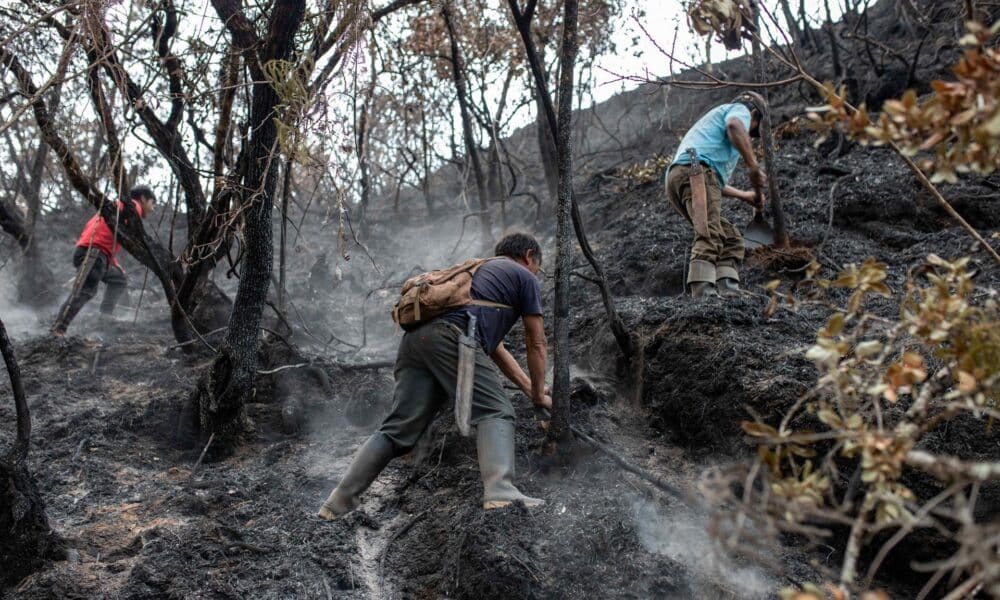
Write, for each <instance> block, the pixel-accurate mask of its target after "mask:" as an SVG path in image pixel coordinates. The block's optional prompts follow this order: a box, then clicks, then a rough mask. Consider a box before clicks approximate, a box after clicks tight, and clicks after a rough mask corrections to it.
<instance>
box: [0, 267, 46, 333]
mask: <svg viewBox="0 0 1000 600" xmlns="http://www.w3.org/2000/svg"><path fill="white" fill-rule="evenodd" d="M6 270H7V273H6V274H3V275H0V318H2V319H3V324H4V326H5V327H6V328H7V333H8V335H10V336H11V337H12V338H15V339H16V338H23V337H28V336H30V335H38V334H41V333H43V332H45V331H46V326H47V323H45V319H44V317H43V315H41V314H39V313H38V312H36V311H34V310H32V309H30V308H28V307H27V306H25V305H24V304H21V303H20V302H18V301H17V288H16V284H15V281H16V279H17V278H16V277H14V276H13V275H12V270H11V266H10V265H7V269H6Z"/></svg>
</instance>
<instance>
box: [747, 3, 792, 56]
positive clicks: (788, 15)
mask: <svg viewBox="0 0 1000 600" xmlns="http://www.w3.org/2000/svg"><path fill="white" fill-rule="evenodd" d="M778 4H780V5H781V14H782V16H783V17H785V22H786V23H787V24H788V33H790V34H791V35H792V40H793V41H794V42H796V43H798V44H800V45H801V44H802V31H801V30H799V24H798V22H797V21H796V20H795V15H794V14H792V7H791V6H789V5H788V0H779V2H778ZM756 26H757V27H758V29H757V31H760V29H759V23H758V24H756Z"/></svg>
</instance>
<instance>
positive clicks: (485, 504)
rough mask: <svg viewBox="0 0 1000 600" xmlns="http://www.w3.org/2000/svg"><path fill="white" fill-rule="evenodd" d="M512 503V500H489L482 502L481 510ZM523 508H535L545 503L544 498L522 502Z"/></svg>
mask: <svg viewBox="0 0 1000 600" xmlns="http://www.w3.org/2000/svg"><path fill="white" fill-rule="evenodd" d="M511 504H514V501H513V500H490V501H488V502H483V510H495V509H498V508H506V507H508V506H510V505H511ZM521 504H524V506H525V508H537V507H539V506H543V505H544V504H545V501H544V500H538V501H535V502H522V503H521Z"/></svg>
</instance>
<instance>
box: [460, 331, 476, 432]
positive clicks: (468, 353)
mask: <svg viewBox="0 0 1000 600" xmlns="http://www.w3.org/2000/svg"><path fill="white" fill-rule="evenodd" d="M475 374H476V316H475V315H472V314H470V315H469V326H468V329H467V331H466V334H465V335H460V336H458V378H457V381H456V383H455V424H456V425H458V431H459V433H461V434H462V435H463V436H465V437H469V434H471V433H472V424H471V420H472V384H473V381H474V378H475Z"/></svg>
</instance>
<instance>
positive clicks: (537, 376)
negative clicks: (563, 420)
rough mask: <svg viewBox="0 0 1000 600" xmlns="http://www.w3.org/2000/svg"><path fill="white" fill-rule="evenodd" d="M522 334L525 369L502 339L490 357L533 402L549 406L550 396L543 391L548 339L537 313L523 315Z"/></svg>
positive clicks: (550, 403) (550, 405)
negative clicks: (525, 360)
mask: <svg viewBox="0 0 1000 600" xmlns="http://www.w3.org/2000/svg"><path fill="white" fill-rule="evenodd" d="M523 321H524V337H525V343H526V345H527V347H528V373H530V376H529V375H528V373H525V372H524V370H523V369H522V368H521V365H519V364H517V361H516V360H514V357H513V356H511V354H510V352H508V351H507V348H505V347H504V345H503V343H501V344H500V345H499V346H497V348H496V350H494V351H493V355H492V356H491V358H492V359H493V362H494V363H496V365H497V367H499V368H500V372H502V373H503V374H504V375H505V376H507V379H510V380H511V381H512V382H513V383H514V385H516V386H517V387H518V388H519V389H520V390H521V391H522V392H524V394H525V395H527V396H528V397H529V398H531V400H532V402H534V403H535V404H536V405H537V406H544V407H545V408H548V409H551V408H552V399H551V398H550V397H549V396H548V395H547V394H546V393H545V371H546V369H547V368H548V342H547V340H546V339H545V325H544V323H543V321H542V317H541V316H540V315H525V316H524V317H523Z"/></svg>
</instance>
